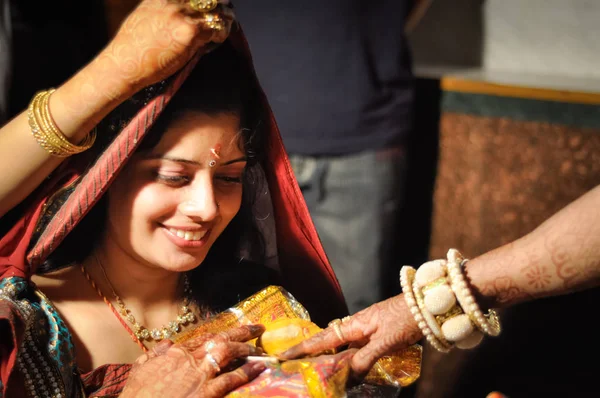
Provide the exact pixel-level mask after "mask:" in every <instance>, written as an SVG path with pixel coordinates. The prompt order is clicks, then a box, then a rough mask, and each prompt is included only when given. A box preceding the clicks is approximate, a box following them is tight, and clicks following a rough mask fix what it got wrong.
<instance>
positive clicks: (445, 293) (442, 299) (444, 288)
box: [423, 285, 456, 315]
mask: <svg viewBox="0 0 600 398" xmlns="http://www.w3.org/2000/svg"><path fill="white" fill-rule="evenodd" d="M423 301H424V302H425V308H427V310H428V311H429V312H431V313H432V314H433V315H442V314H445V313H446V312H448V311H450V309H451V308H452V307H454V304H456V296H455V295H454V292H453V291H452V289H450V286H448V285H440V286H436V287H434V288H433V289H430V290H427V291H426V292H425V297H424V300H423Z"/></svg>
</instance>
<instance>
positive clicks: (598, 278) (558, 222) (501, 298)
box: [282, 186, 600, 374]
mask: <svg viewBox="0 0 600 398" xmlns="http://www.w3.org/2000/svg"><path fill="white" fill-rule="evenodd" d="M465 273H466V275H467V277H468V279H469V282H470V285H471V290H472V291H473V293H474V295H475V297H476V300H477V302H478V303H479V305H480V307H482V308H492V307H505V306H510V305H513V304H516V303H519V302H523V301H528V300H534V299H536V298H541V297H547V296H554V295H561V294H567V293H570V292H573V291H576V290H581V289H586V288H590V287H594V286H598V285H600V186H598V187H596V188H594V189H593V190H591V191H590V192H588V193H587V194H585V195H583V196H582V197H580V198H579V199H577V200H576V201H574V202H573V203H571V204H570V205H568V206H567V207H565V208H564V209H562V210H561V211H559V212H558V213H556V214H555V215H554V216H552V217H551V218H550V219H548V220H547V221H546V222H544V223H543V224H542V225H540V226H539V227H538V228H536V229H535V230H534V231H532V232H531V233H529V234H527V235H526V236H524V237H523V238H520V239H518V240H516V241H514V242H512V243H510V244H507V245H505V246H502V247H500V248H498V249H496V250H493V251H491V252H488V253H486V254H484V255H482V256H479V257H477V258H475V259H473V260H471V261H469V262H467V264H466V266H465ZM340 333H341V336H342V337H343V341H342V339H341V338H340V335H339V334H340ZM422 337H423V336H422V333H421V330H420V329H419V327H418V325H417V323H416V322H415V320H414V318H413V316H412V314H411V312H410V311H409V308H408V306H407V304H406V302H405V299H404V297H403V295H402V294H401V295H398V296H396V297H392V298H390V299H388V300H385V301H383V302H380V303H377V304H374V305H372V306H371V307H368V308H366V309H364V310H363V311H360V312H358V313H357V314H355V315H353V316H352V317H350V318H349V319H346V320H344V321H343V322H341V323H340V324H339V329H338V332H336V330H335V328H333V327H329V328H327V329H325V330H324V331H323V332H321V333H319V334H317V335H315V336H314V337H312V338H310V339H308V340H306V341H304V342H303V343H301V344H299V345H297V346H296V347H293V348H291V349H290V350H288V351H287V352H285V353H284V354H283V355H282V357H283V358H285V359H289V358H295V357H298V356H301V355H304V354H309V353H310V354H312V353H318V352H321V351H324V350H326V349H330V348H334V347H337V346H340V345H343V344H347V343H350V344H351V345H355V346H361V347H362V348H361V349H360V350H359V351H358V352H357V354H356V355H355V356H354V358H353V362H352V368H353V370H354V372H355V373H357V374H363V373H365V372H366V371H368V370H369V369H370V368H371V367H372V366H373V364H374V363H375V361H376V360H377V359H378V358H380V357H382V356H384V355H387V354H391V353H393V352H394V351H397V350H398V349H401V348H403V347H406V346H407V345H410V344H413V343H415V342H417V341H418V340H419V339H421V338H422Z"/></svg>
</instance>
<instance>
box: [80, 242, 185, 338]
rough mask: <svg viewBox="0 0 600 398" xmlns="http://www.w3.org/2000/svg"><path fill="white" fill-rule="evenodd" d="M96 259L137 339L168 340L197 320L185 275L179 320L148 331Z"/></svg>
mask: <svg viewBox="0 0 600 398" xmlns="http://www.w3.org/2000/svg"><path fill="white" fill-rule="evenodd" d="M94 259H95V260H96V263H98V265H99V266H100V269H101V270H102V274H103V275H104V278H105V279H106V282H107V283H108V286H109V287H110V289H111V290H112V294H113V296H114V297H115V300H116V302H117V305H118V307H119V314H120V315H121V316H122V317H123V318H124V319H126V320H127V322H129V323H130V324H131V326H132V332H133V334H134V335H135V337H136V338H137V339H139V340H154V341H157V342H158V341H161V340H163V339H168V338H170V337H172V336H174V335H176V334H177V333H179V332H180V331H181V327H182V326H185V325H187V324H189V323H192V322H194V321H195V320H196V316H195V315H194V313H193V312H192V310H191V309H190V306H189V303H190V299H189V298H190V297H191V296H192V289H191V287H190V282H189V279H188V277H187V275H186V274H183V303H182V305H181V308H180V309H179V314H178V315H177V318H176V319H175V320H173V321H171V322H169V323H168V324H166V325H163V326H161V327H158V328H154V329H152V330H148V328H146V327H145V326H144V325H141V324H140V323H139V322H137V321H136V320H135V317H134V316H133V314H132V312H131V310H130V309H129V308H127V306H126V305H125V303H124V302H123V300H122V299H121V297H119V295H118V294H117V292H116V290H115V288H114V287H113V285H112V283H111V282H110V279H108V275H107V274H106V270H105V269H104V266H102V263H101V262H100V259H99V258H98V256H96V255H95V254H94ZM82 270H83V267H82ZM88 278H89V277H88Z"/></svg>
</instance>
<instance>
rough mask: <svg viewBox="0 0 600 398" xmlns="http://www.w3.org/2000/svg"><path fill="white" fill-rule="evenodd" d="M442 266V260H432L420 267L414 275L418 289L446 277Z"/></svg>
mask: <svg viewBox="0 0 600 398" xmlns="http://www.w3.org/2000/svg"><path fill="white" fill-rule="evenodd" d="M443 264H444V261H443V260H434V261H428V262H426V263H424V264H423V265H421V266H420V267H419V269H418V270H417V273H416V274H415V281H416V282H417V284H418V285H419V286H420V287H423V286H426V285H428V284H429V283H431V282H433V281H434V280H436V279H438V278H441V277H443V276H444V275H446V272H445V271H444V267H443Z"/></svg>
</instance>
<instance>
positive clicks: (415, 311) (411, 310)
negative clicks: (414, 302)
mask: <svg viewBox="0 0 600 398" xmlns="http://www.w3.org/2000/svg"><path fill="white" fill-rule="evenodd" d="M410 312H412V314H413V315H415V316H416V315H418V314H419V309H418V308H417V307H411V309H410Z"/></svg>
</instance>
